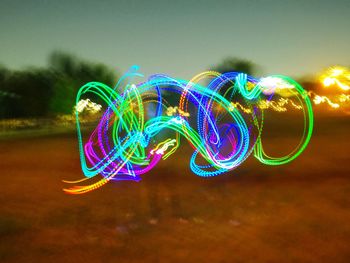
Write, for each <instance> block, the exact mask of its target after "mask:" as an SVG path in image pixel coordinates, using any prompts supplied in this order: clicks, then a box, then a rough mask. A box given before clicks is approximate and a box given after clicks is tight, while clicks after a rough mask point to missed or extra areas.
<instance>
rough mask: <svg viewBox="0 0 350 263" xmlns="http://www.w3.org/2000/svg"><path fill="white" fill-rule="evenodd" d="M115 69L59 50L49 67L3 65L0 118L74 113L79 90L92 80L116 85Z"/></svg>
mask: <svg viewBox="0 0 350 263" xmlns="http://www.w3.org/2000/svg"><path fill="white" fill-rule="evenodd" d="M116 77H117V76H116V74H115V72H114V71H113V70H111V69H110V68H108V67H107V66H105V65H103V64H100V63H91V62H88V61H84V60H81V59H79V58H77V57H75V56H73V55H71V54H68V53H65V52H61V51H55V52H53V53H51V54H50V56H49V59H48V65H47V67H45V68H29V69H26V70H14V71H13V70H9V69H7V68H5V67H0V118H31V117H52V116H56V115H61V114H70V113H72V110H73V107H74V105H75V97H76V94H77V91H78V89H79V88H80V87H81V86H82V85H84V84H85V83H87V82H89V81H100V82H103V83H105V84H107V85H113V84H115V81H116Z"/></svg>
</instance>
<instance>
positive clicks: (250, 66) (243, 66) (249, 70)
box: [214, 57, 256, 75]
mask: <svg viewBox="0 0 350 263" xmlns="http://www.w3.org/2000/svg"><path fill="white" fill-rule="evenodd" d="M214 70H215V71H217V72H220V73H226V72H242V73H246V74H248V75H253V74H255V73H256V72H255V71H256V65H255V64H254V63H253V62H251V61H249V60H245V59H239V58H233V57H228V58H226V59H224V60H223V61H222V62H221V63H220V64H218V65H217V66H215V67H214Z"/></svg>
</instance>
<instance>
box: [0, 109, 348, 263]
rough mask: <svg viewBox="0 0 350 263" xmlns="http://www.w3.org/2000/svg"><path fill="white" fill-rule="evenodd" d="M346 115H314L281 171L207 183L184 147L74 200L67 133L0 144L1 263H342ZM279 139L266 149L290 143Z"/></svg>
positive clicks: (243, 170) (242, 173)
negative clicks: (144, 170)
mask: <svg viewBox="0 0 350 263" xmlns="http://www.w3.org/2000/svg"><path fill="white" fill-rule="evenodd" d="M348 118H349V117H348V116H343V117H339V118H338V117H334V116H332V115H329V116H324V117H322V118H321V117H317V116H316V122H315V133H314V136H313V138H312V140H311V142H310V145H309V147H308V148H307V149H306V151H305V152H304V153H303V154H302V155H301V156H300V157H299V158H298V159H296V160H295V161H293V162H292V163H290V164H288V165H285V166H278V167H268V166H264V165H262V164H259V163H258V161H257V160H256V159H254V158H253V157H250V158H249V159H248V160H247V161H246V162H245V163H244V164H243V165H242V166H240V167H239V168H237V169H236V170H234V171H232V172H230V173H228V174H226V175H223V176H220V177H216V178H211V179H203V178H199V177H196V176H195V175H194V174H192V173H191V171H190V169H189V167H188V161H189V158H190V151H189V148H188V147H186V146H184V147H182V149H180V151H179V152H177V153H175V155H173V156H171V157H170V158H169V159H167V160H166V161H164V162H162V163H161V164H160V166H159V167H157V168H156V169H155V170H153V171H151V172H150V173H148V174H146V175H144V176H142V177H143V180H142V181H141V182H138V183H137V182H130V181H122V182H117V183H109V184H107V185H105V186H104V187H102V188H101V189H98V190H96V191H94V192H91V193H88V194H85V195H79V196H73V195H67V194H65V193H64V192H63V191H62V188H63V187H67V185H66V184H65V183H63V182H62V180H64V179H68V180H69V179H71V180H74V179H79V178H81V176H82V173H81V169H80V161H79V156H78V151H77V140H76V136H75V134H70V133H66V134H55V135H45V136H44V135H40V136H28V135H26V136H24V137H20V136H15V137H9V138H5V139H4V138H3V139H2V140H0V176H1V185H0V193H1V194H0V261H1V262H317V263H319V262H344V263H345V262H349V261H350V209H349V208H350V166H349V161H350V159H349V150H348V149H349V146H350V143H349V139H348V135H349V127H350V123H349V121H348ZM292 140H293V138H292V137H289V136H287V137H282V136H280V137H279V136H276V137H274V138H272V139H271V140H270V142H269V143H271V145H275V146H276V145H277V146H276V147H277V148H278V147H283V146H285V145H289V144H290V142H291V141H292Z"/></svg>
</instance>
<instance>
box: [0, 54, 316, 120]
mask: <svg viewBox="0 0 350 263" xmlns="http://www.w3.org/2000/svg"><path fill="white" fill-rule="evenodd" d="M210 70H214V71H217V72H220V73H225V72H232V71H236V72H244V73H247V74H248V75H251V76H255V77H258V75H260V71H261V68H260V67H259V66H258V65H256V64H255V63H253V62H251V61H249V60H246V59H241V58H235V57H228V58H226V59H224V60H222V61H221V63H218V64H216V65H214V66H212V67H211V68H210ZM117 77H118V76H117V74H116V72H114V71H113V70H112V69H110V68H108V67H107V66H106V65H104V64H102V63H92V62H88V61H85V60H82V59H80V58H78V57H76V56H74V55H71V54H68V53H65V52H61V51H54V52H52V53H51V54H50V55H49V59H48V65H47V67H45V68H29V69H25V70H9V69H7V68H5V67H1V66H0V119H4V118H5V119H9V118H11V119H12V118H36V117H39V118H42V117H54V116H57V115H62V114H71V113H72V111H73V107H74V106H75V98H76V94H77V91H78V89H79V88H80V87H81V86H82V85H84V84H86V83H87V82H90V81H99V82H102V83H104V84H106V85H108V86H111V87H112V86H113V85H114V84H115V83H116V80H117ZM299 83H300V84H302V86H303V87H304V88H305V89H307V90H315V89H317V85H318V84H317V83H315V82H313V81H310V80H299ZM225 88H226V87H223V89H222V91H225ZM89 98H90V99H91V100H92V101H94V102H96V103H100V99H99V98H98V97H97V96H94V95H93V94H89ZM167 100H168V101H169V102H171V105H177V104H178V100H177V98H172V97H168V98H167Z"/></svg>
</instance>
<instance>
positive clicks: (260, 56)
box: [0, 0, 350, 78]
mask: <svg viewBox="0 0 350 263" xmlns="http://www.w3.org/2000/svg"><path fill="white" fill-rule="evenodd" d="M0 33H1V39H0V63H1V64H3V65H5V66H7V67H10V68H13V69H19V68H23V67H28V66H44V65H45V64H46V62H47V56H48V54H49V53H50V52H51V51H53V50H64V51H68V52H71V53H73V54H76V55H78V56H81V57H83V58H86V59H88V60H92V61H98V62H102V63H105V64H107V65H109V66H111V67H113V68H115V69H116V70H118V71H119V72H123V71H125V70H127V68H128V67H129V66H131V65H133V64H138V65H139V66H140V67H141V71H142V72H143V73H145V74H151V73H167V74H170V75H172V76H174V77H180V78H189V77H191V76H193V75H195V74H197V73H199V72H200V71H202V70H205V69H210V68H211V67H212V66H213V65H215V64H217V63H219V62H220V61H221V60H222V59H223V58H225V57H227V56H233V57H240V58H245V59H249V60H251V61H253V62H255V63H256V64H258V65H260V66H261V68H262V72H263V73H264V74H283V75H289V76H292V77H294V76H300V75H307V74H313V73H317V72H318V71H320V70H322V69H323V68H325V67H327V66H330V65H333V64H341V65H346V66H350V52H349V48H350V1H348V0H332V1H323V0H319V1H314V0H304V1H301V0H295V1H287V0H279V1H275V0H265V1H263V0H250V1H220V0H219V1H200V0H197V1H193V0H187V1H141V0H139V1H121V0H120V1H111V0H101V1H90V0H86V1H65V0H61V1H52V0H46V1H43V0H37V1H33V0H28V1H18V0H11V1H9V0H1V2H0Z"/></svg>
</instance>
